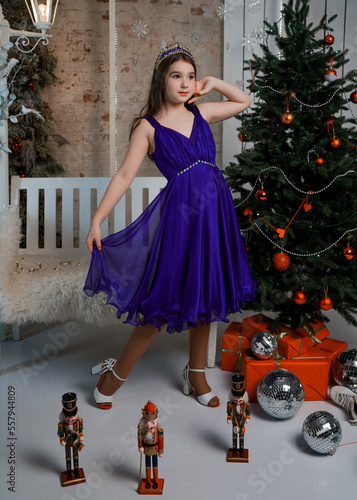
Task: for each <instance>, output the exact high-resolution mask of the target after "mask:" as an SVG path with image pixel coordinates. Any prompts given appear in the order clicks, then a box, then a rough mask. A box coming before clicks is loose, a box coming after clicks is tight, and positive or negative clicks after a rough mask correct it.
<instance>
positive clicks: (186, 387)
mask: <svg viewBox="0 0 357 500" xmlns="http://www.w3.org/2000/svg"><path fill="white" fill-rule="evenodd" d="M189 372H196V373H204V372H205V370H196V369H194V368H190V367H189V365H188V364H187V365H186V366H185V368H184V370H183V372H182V377H183V387H182V392H183V393H184V394H185V396H189V395H190V394H192V392H193V389H194V390H195V391H196V396H197V401H198V402H199V403H200V404H201V405H203V406H209V407H210V408H217V406H219V401H218V402H217V403H216V404H214V405H210V404H209V402H210V401H211V399H213V398H214V397H217V396H216V394H215V393H214V392H213V391H211V392H207V393H206V394H202V395H201V396H199V395H198V392H197V389H196V387H195V386H194V385H192V384H191V382H190V381H189V379H188V375H189Z"/></svg>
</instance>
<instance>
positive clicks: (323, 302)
mask: <svg viewBox="0 0 357 500" xmlns="http://www.w3.org/2000/svg"><path fill="white" fill-rule="evenodd" d="M319 306H320V309H323V310H324V311H329V310H330V309H332V308H333V302H332V299H331V297H327V296H326V297H322V299H320V302H319Z"/></svg>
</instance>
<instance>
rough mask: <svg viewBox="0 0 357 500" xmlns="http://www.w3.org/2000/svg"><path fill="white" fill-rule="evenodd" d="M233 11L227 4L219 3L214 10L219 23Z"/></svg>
mask: <svg viewBox="0 0 357 500" xmlns="http://www.w3.org/2000/svg"><path fill="white" fill-rule="evenodd" d="M233 11H234V9H233V8H232V7H231V6H230V5H229V4H228V3H227V4H226V5H225V4H224V3H221V5H220V6H219V7H218V9H217V10H216V13H217V16H218V17H219V18H220V20H221V21H224V20H225V19H226V17H227V16H229V14H232V13H233Z"/></svg>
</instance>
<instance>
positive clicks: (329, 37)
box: [325, 33, 335, 45]
mask: <svg viewBox="0 0 357 500" xmlns="http://www.w3.org/2000/svg"><path fill="white" fill-rule="evenodd" d="M334 41H335V37H334V36H333V35H331V33H329V34H328V35H326V36H325V43H326V45H332V44H333V43H334Z"/></svg>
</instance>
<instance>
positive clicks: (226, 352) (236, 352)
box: [222, 322, 250, 372]
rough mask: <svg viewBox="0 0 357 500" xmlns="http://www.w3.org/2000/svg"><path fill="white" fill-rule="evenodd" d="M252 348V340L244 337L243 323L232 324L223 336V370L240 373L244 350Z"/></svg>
mask: <svg viewBox="0 0 357 500" xmlns="http://www.w3.org/2000/svg"><path fill="white" fill-rule="evenodd" d="M249 347H250V340H249V339H247V337H244V335H242V323H238V322H232V323H231V324H230V325H229V326H228V328H227V329H226V331H225V332H224V333H223V335H222V370H226V371H230V372H236V371H238V372H240V370H241V356H242V354H241V353H242V349H248V348H249Z"/></svg>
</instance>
